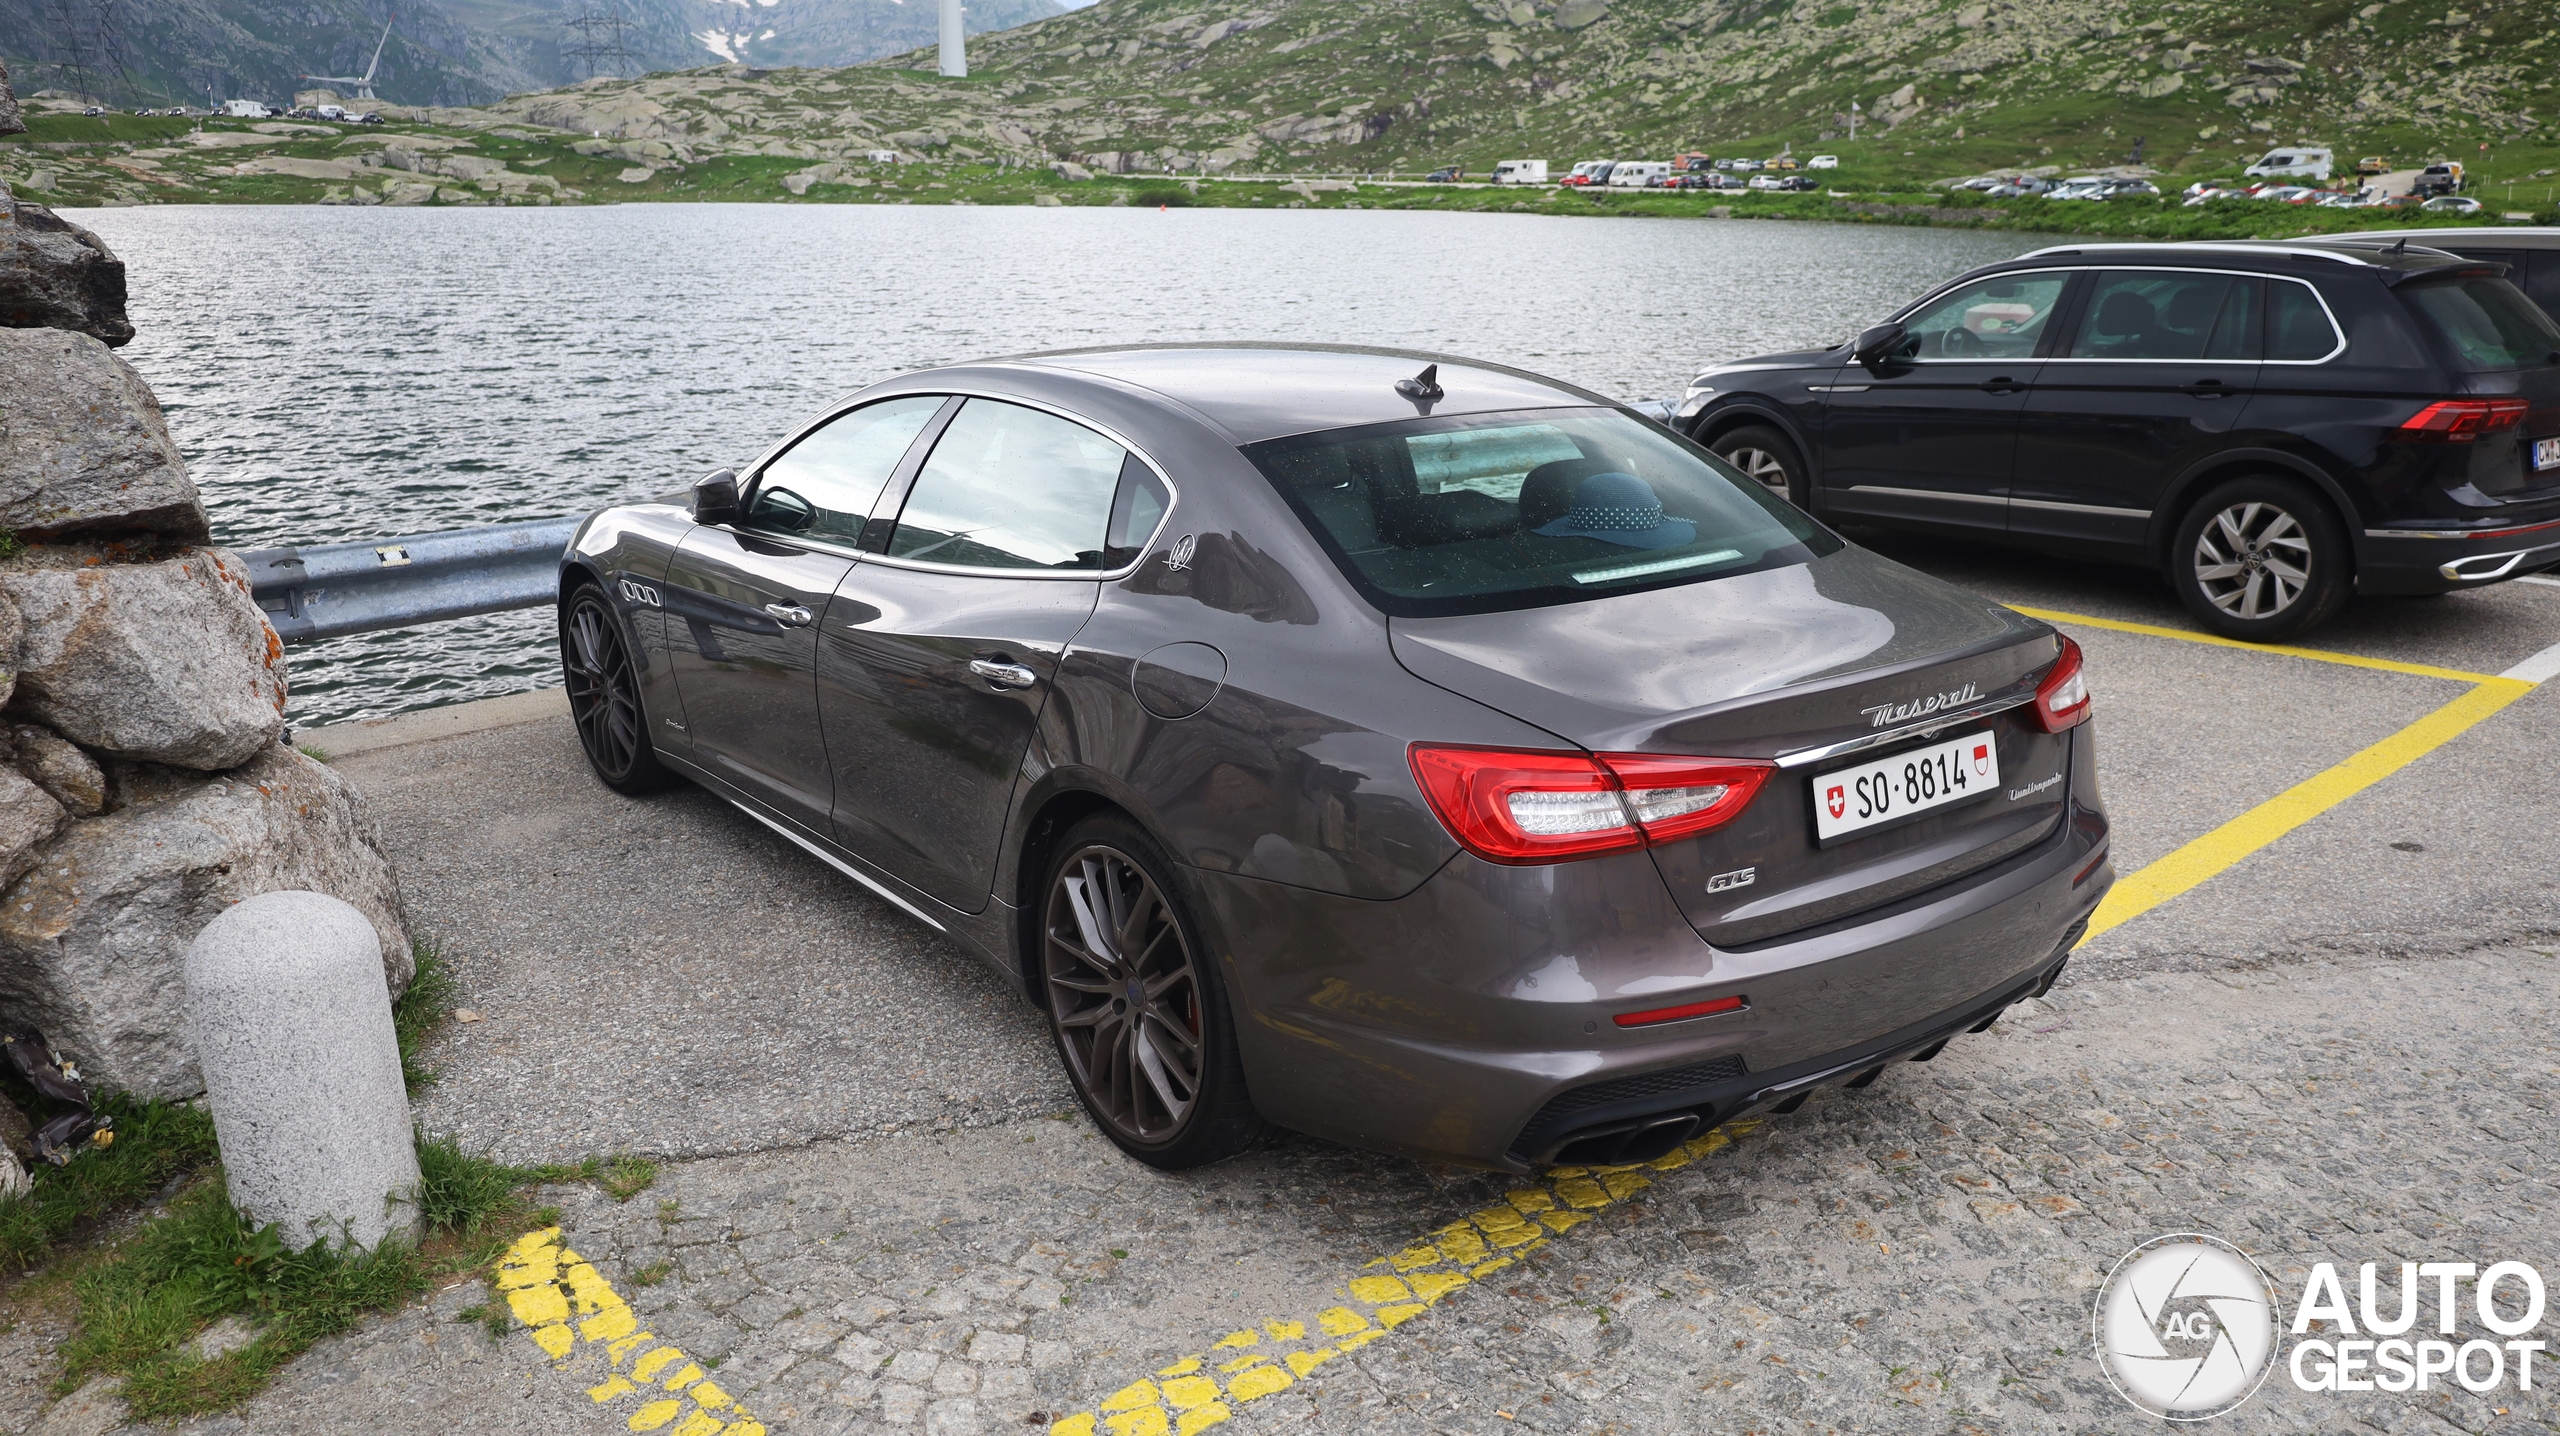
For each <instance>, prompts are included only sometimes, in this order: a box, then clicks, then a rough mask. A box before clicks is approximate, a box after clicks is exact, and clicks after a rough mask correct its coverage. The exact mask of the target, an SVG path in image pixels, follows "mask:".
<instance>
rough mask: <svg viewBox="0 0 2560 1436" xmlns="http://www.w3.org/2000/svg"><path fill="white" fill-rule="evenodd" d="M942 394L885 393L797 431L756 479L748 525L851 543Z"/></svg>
mask: <svg viewBox="0 0 2560 1436" xmlns="http://www.w3.org/2000/svg"><path fill="white" fill-rule="evenodd" d="M944 402H945V401H944V398H943V396H942V395H940V394H917V395H911V396H909V397H907V398H903V399H884V400H882V401H881V402H879V403H877V404H865V405H863V406H862V407H861V408H859V409H855V410H852V411H850V412H848V413H844V414H839V415H837V416H836V417H835V418H833V419H830V420H828V421H827V422H826V423H824V424H822V425H820V426H818V427H817V428H815V429H812V430H810V431H809V432H808V433H806V434H803V435H801V436H800V439H799V441H798V442H797V443H794V444H793V445H792V446H791V447H790V448H788V449H786V450H784V451H783V453H782V455H781V457H779V458H777V459H775V460H774V461H773V462H771V463H769V464H767V465H765V466H764V471H763V472H762V473H761V474H759V475H757V477H756V487H755V494H754V496H753V497H752V498H750V499H749V500H748V502H747V514H746V527H749V528H757V529H765V530H768V531H772V532H780V533H788V534H797V535H801V536H804V537H808V538H818V539H828V540H832V541H834V542H837V543H844V544H850V543H852V542H853V541H854V540H856V539H858V538H860V537H861V536H862V523H863V520H864V519H866V518H868V517H870V515H871V506H872V505H873V504H874V503H876V502H878V501H879V498H880V491H881V490H882V489H883V488H886V487H887V486H888V483H889V476H890V475H891V474H893V473H895V472H896V471H897V467H898V461H899V460H900V459H902V458H905V457H906V454H907V446H908V445H910V444H912V443H914V442H915V438H916V435H917V434H919V433H922V432H923V431H924V426H925V424H926V423H927V422H928V421H929V420H931V419H932V418H933V416H934V413H935V411H936V410H939V409H940V408H941V407H942V406H943V403H944Z"/></svg>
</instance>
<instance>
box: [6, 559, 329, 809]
mask: <svg viewBox="0 0 2560 1436" xmlns="http://www.w3.org/2000/svg"><path fill="white" fill-rule="evenodd" d="M0 593H5V594H7V595H8V598H9V601H10V603H11V605H12V606H14V607H15V608H16V609H17V611H18V615H19V617H20V619H21V620H22V621H23V622H24V623H25V625H26V634H25V636H24V637H23V638H21V639H20V640H19V641H18V679H17V692H16V695H15V696H14V697H13V698H11V699H10V701H9V711H10V712H11V713H12V714H14V715H19V716H23V717H27V718H32V719H34V720H36V721H37V722H40V723H43V724H45V725H46V726H48V727H50V728H52V729H53V730H55V731H56V732H58V733H60V734H62V735H63V736H64V737H66V738H69V739H70V740H71V741H72V742H74V743H78V744H80V745H81V746H83V747H85V748H92V749H96V750H98V751H100V752H104V753H109V754H112V755H114V756H116V757H119V758H124V759H128V760H133V761H139V762H148V763H166V764H169V765H170V766H173V767H179V768H192V769H196V770H197V771H200V772H217V771H220V770H222V769H225V768H231V767H236V766H238V765H239V764H242V763H245V762H248V761H249V760H250V759H251V758H253V757H255V756H257V754H258V751H259V750H260V749H262V748H268V747H272V746H274V744H275V742H276V740H277V738H278V737H280V736H281V735H282V733H283V731H284V691H285V690H284V645H283V644H281V643H279V642H278V641H277V639H276V636H275V631H274V630H273V629H272V628H270V627H268V626H267V621H266V617H265V615H263V614H262V613H260V612H259V610H258V606H257V604H256V603H255V602H253V601H252V600H251V599H250V597H249V570H248V568H247V566H246V565H244V564H242V563H241V562H240V560H239V559H238V558H237V557H236V556H234V555H233V554H231V553H230V552H229V551H228V550H225V549H215V548H196V549H189V550H186V551H185V552H183V553H181V554H179V555H178V556H177V557H175V558H168V559H162V560H159V561H157V562H143V563H133V562H118V561H116V556H115V555H114V554H112V553H110V552H102V551H100V550H95V549H87V548H73V547H53V548H43V549H37V550H34V551H32V552H31V553H29V554H28V555H27V557H26V558H24V559H21V560H19V561H17V562H15V563H12V564H9V565H7V566H6V567H0Z"/></svg>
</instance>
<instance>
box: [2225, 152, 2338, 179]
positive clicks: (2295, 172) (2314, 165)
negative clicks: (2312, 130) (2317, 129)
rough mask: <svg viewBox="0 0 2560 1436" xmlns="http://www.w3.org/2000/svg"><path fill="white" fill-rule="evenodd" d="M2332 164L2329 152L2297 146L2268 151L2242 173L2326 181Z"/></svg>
mask: <svg viewBox="0 0 2560 1436" xmlns="http://www.w3.org/2000/svg"><path fill="white" fill-rule="evenodd" d="M2332 163H2334V160H2333V158H2332V156H2331V155H2330V153H2329V151H2327V150H2324V149H2318V148H2314V147H2312V146H2308V145H2295V146H2294V147H2293V148H2291V149H2285V150H2269V151H2267V153H2266V157H2265V158H2264V159H2261V160H2259V161H2258V162H2257V163H2256V164H2253V165H2251V166H2249V168H2248V169H2246V170H2244V171H2242V173H2244V174H2252V175H2260V176H2266V175H2287V176H2291V177H2294V178H2297V179H2316V180H2325V179H2327V178H2328V177H2329V167H2330V165H2331V164H2332Z"/></svg>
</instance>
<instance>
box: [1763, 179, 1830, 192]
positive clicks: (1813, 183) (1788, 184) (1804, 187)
mask: <svg viewBox="0 0 2560 1436" xmlns="http://www.w3.org/2000/svg"><path fill="white" fill-rule="evenodd" d="M1769 188H1771V189H1775V190H1788V191H1792V192H1794V193H1798V194H1802V193H1804V192H1806V191H1808V190H1817V189H1820V188H1822V181H1820V180H1818V179H1815V178H1814V177H1813V176H1811V175H1788V176H1786V177H1784V178H1782V179H1780V180H1779V181H1778V182H1777V183H1776V184H1773V185H1771V186H1769Z"/></svg>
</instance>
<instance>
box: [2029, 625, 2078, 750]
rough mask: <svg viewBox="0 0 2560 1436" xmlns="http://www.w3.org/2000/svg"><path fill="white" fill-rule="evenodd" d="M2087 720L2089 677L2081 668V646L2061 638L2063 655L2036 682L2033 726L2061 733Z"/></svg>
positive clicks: (2048, 731) (2049, 731)
mask: <svg viewBox="0 0 2560 1436" xmlns="http://www.w3.org/2000/svg"><path fill="white" fill-rule="evenodd" d="M2088 721H2089V680H2088V678H2087V677H2086V676H2085V675H2083V674H2082V673H2081V671H2080V645H2079V644H2076V643H2074V642H2072V641H2071V640H2070V639H2069V638H2068V637H2066V638H2064V639H2063V640H2062V656H2061V657H2060V658H2057V659H2055V660H2054V661H2053V667H2052V668H2051V669H2050V670H2048V671H2047V672H2046V673H2045V675H2044V681H2043V682H2041V683H2038V684H2037V685H2036V701H2035V725H2036V726H2037V727H2039V728H2041V729H2043V730H2044V731H2046V732H2047V733H2060V732H2062V731H2064V730H2065V729H2070V728H2077V727H2079V726H2080V725H2081V724H2083V723H2086V722H2088Z"/></svg>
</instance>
